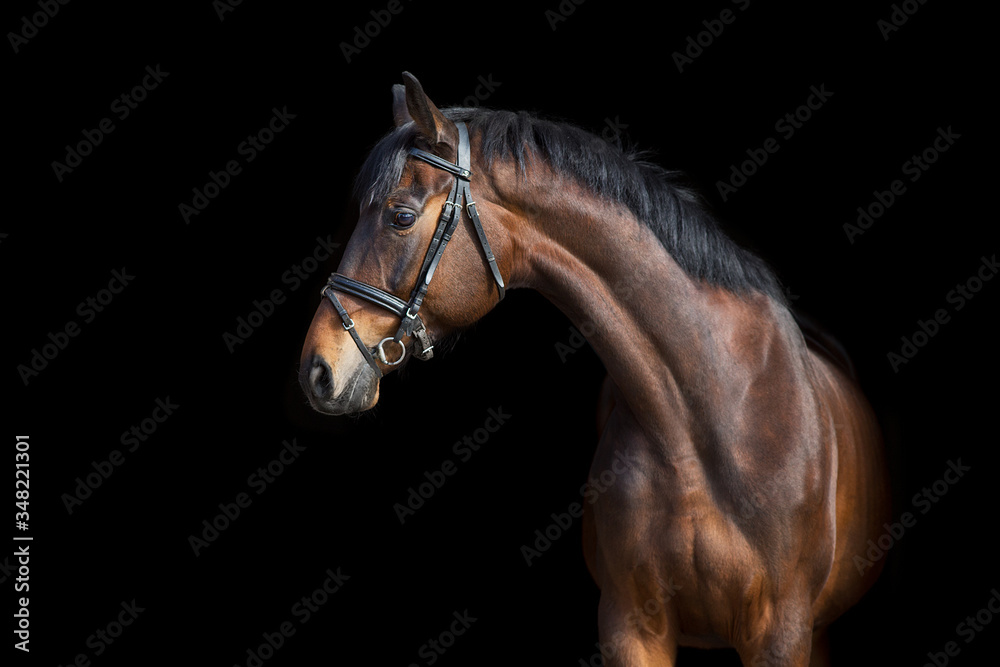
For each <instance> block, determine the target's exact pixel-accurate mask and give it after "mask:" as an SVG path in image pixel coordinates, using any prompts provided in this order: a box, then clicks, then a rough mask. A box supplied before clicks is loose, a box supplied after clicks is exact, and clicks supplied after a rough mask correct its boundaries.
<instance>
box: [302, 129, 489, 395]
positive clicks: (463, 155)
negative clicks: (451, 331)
mask: <svg viewBox="0 0 1000 667" xmlns="http://www.w3.org/2000/svg"><path fill="white" fill-rule="evenodd" d="M455 125H456V126H457V127H458V164H455V163H453V162H449V161H448V160H445V159H443V158H440V157H438V156H437V155H434V154H432V153H428V152H427V151H422V150H420V149H419V148H411V149H410V151H409V153H410V155H412V156H413V157H415V158H417V159H419V160H423V161H424V162H426V163H428V164H430V165H432V166H434V167H437V168H438V169H443V170H444V171H447V172H448V173H450V174H453V175H454V176H455V182H454V183H453V184H452V186H451V192H449V194H448V200H447V201H446V202H445V203H444V205H443V207H442V210H441V217H440V218H438V223H437V229H435V231H434V236H433V237H432V238H431V243H430V246H428V248H427V254H425V255H424V263H423V266H421V268H420V273H419V274H417V284H416V285H414V286H413V291H412V292H411V293H410V300H409V301H403V300H402V299H400V298H399V297H397V296H395V295H393V294H390V293H389V292H386V291H384V290H381V289H379V288H378V287H374V286H373V285H369V284H368V283H363V282H361V281H358V280H355V279H354V278H348V277H347V276H345V275H342V274H340V273H334V274H333V275H331V276H330V279H329V280H327V283H326V285H325V286H324V287H323V289H322V290H321V294H322V295H323V296H325V297H327V298H328V299H330V302H331V303H333V307H334V308H335V309H336V310H337V314H338V315H340V319H341V320H343V322H344V329H346V330H347V332H348V333H350V334H351V337H352V338H353V339H354V343H355V344H356V345H357V346H358V349H359V350H360V351H361V354H362V355H364V357H365V360H366V361H367V362H368V364H369V365H370V366H371V367H372V369H373V370H374V371H375V374H376V375H377V376H378V377H379V378H381V377H382V370H381V369H380V368H379V366H378V362H377V361H376V360H375V355H378V359H379V360H380V361H381V362H382V363H383V364H386V365H387V366H395V365H396V364H398V363H400V362H402V361H403V358H404V357H405V356H406V346H405V345H403V343H402V342H401V340H402V338H403V336H411V337H413V338H414V339H416V341H417V342H418V343H419V344H420V350H419V351H417V350H415V351H414V352H413V356H415V357H416V358H417V359H420V360H423V361H426V360H427V359H430V358H431V357H433V356H434V345H433V344H432V343H431V339H430V334H428V332H427V328H426V327H425V326H424V322H423V320H422V319H420V315H419V314H418V312H419V311H420V306H421V304H423V301H424V296H426V294H427V289H428V288H429V287H430V284H431V279H432V278H433V277H434V271H435V270H436V269H437V266H438V264H439V263H440V262H441V255H442V254H443V253H444V249H445V247H446V246H447V245H448V241H450V240H451V235H452V234H453V233H454V231H455V228H456V227H457V226H458V223H459V221H460V220H461V219H462V208H463V207H462V205H461V201H462V200H464V202H465V206H464V208H465V210H467V211H468V212H469V218H470V219H471V220H472V224H473V226H474V227H475V228H476V235H477V236H478V237H479V245H480V246H482V248H483V252H484V253H485V254H486V261H487V262H488V263H489V267H490V271H492V273H493V279H494V280H495V281H496V284H497V289H498V290H499V292H500V300H501V301H502V300H503V297H504V283H503V277H502V276H501V275H500V268H499V267H498V266H497V260H496V258H495V257H494V256H493V250H492V249H491V248H490V243H489V241H488V240H487V239H486V231H485V230H484V229H483V223H482V222H481V221H480V220H479V213H477V212H476V202H474V201H473V200H472V193H471V191H470V190H469V181H470V180H471V179H472V172H471V171H470V170H469V167H470V166H471V164H472V158H471V152H472V151H471V148H470V145H469V131H468V129H467V128H466V126H465V123H462V122H457V123H455ZM337 292H343V293H344V294H350V295H351V296H355V297H358V298H360V299H363V300H364V301H368V302H369V303H373V304H375V305H376V306H381V307H382V308H385V309H386V310H388V311H391V312H392V313H394V314H395V315H396V316H398V317H399V318H400V323H399V329H397V330H396V335H395V336H390V337H387V338H383V339H382V340H381V341H379V343H378V345H376V346H375V347H374V349H370V348H369V347H368V346H367V345H365V343H364V341H362V340H361V336H360V335H359V334H358V332H357V330H356V329H355V328H354V321H353V320H352V319H351V316H350V315H348V314H347V310H346V309H345V308H344V306H343V305H342V304H341V303H340V299H338V298H337V294H336V293H337ZM388 341H392V342H393V343H395V344H397V345H398V346H399V349H400V354H399V358H398V359H396V360H394V361H389V359H388V358H387V357H386V355H385V349H384V348H383V346H384V345H385V344H386V342H388ZM373 353H374V354H373Z"/></svg>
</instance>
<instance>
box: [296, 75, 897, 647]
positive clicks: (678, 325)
mask: <svg viewBox="0 0 1000 667" xmlns="http://www.w3.org/2000/svg"><path fill="white" fill-rule="evenodd" d="M404 79H405V81H406V84H405V87H404V86H395V87H394V89H393V92H394V98H395V102H394V109H393V111H394V115H395V124H396V127H395V129H394V130H393V131H392V132H390V133H389V134H388V135H386V137H384V138H383V139H382V140H381V141H380V142H379V143H378V144H377V145H376V146H375V148H374V149H373V150H372V152H371V153H370V155H369V156H368V158H367V160H366V161H365V164H364V165H363V167H362V169H361V172H360V174H359V177H358V182H357V194H358V199H359V202H360V216H359V221H358V224H357V228H356V229H355V231H354V234H353V236H352V237H351V239H350V242H349V243H348V245H347V248H346V249H345V253H344V256H343V259H342V260H341V263H340V267H339V269H338V272H339V273H340V274H343V275H344V276H349V277H350V278H351V281H350V283H349V284H346V283H342V284H341V285H340V286H339V287H338V289H337V290H336V291H338V292H339V295H338V296H339V300H338V299H333V298H331V299H324V300H323V301H322V303H321V305H320V307H319V309H318V310H317V312H316V315H315V317H314V319H313V322H312V325H311V327H310V329H309V333H308V335H307V336H306V340H305V345H304V347H303V350H302V358H301V367H300V381H301V383H302V386H303V389H304V390H305V393H306V395H307V396H308V397H309V399H310V401H311V403H312V404H313V406H314V407H315V408H316V409H317V410H319V411H321V412H325V413H329V414H345V413H354V412H359V411H362V410H367V409H368V408H371V407H372V406H374V405H375V403H376V402H377V401H378V397H379V378H380V377H381V375H382V373H383V372H388V371H390V370H391V369H392V368H393V366H392V365H391V364H393V363H395V362H396V361H398V360H399V359H398V354H400V353H403V354H405V353H406V350H407V348H409V349H410V350H411V354H412V353H418V352H419V350H418V349H417V347H418V343H417V341H416V337H415V335H414V334H413V333H412V328H405V327H400V320H401V317H402V318H404V319H405V317H406V315H403V312H405V308H406V307H407V306H409V307H411V308H412V306H413V303H414V302H413V297H414V294H415V293H416V291H418V287H419V286H418V287H414V286H415V285H417V284H418V282H421V281H422V280H423V278H422V277H423V276H424V275H425V273H426V269H427V261H428V260H425V256H428V257H429V256H430V255H431V254H432V253H427V250H428V248H429V247H430V248H431V249H434V248H436V247H440V238H439V236H440V234H439V233H438V232H439V231H440V229H441V226H442V224H443V223H439V215H441V216H442V217H441V220H442V221H444V220H445V218H446V217H447V216H449V215H450V214H451V213H455V214H457V216H458V217H457V218H455V223H456V224H455V226H454V234H453V238H451V241H450V246H449V248H448V252H443V253H440V254H439V260H440V262H439V263H438V264H436V272H435V271H433V270H432V271H431V272H432V273H434V281H433V282H432V283H429V288H428V289H427V291H426V298H425V299H423V307H422V309H421V310H420V313H419V314H420V317H421V319H422V324H423V325H425V326H426V330H425V331H424V336H425V337H429V338H430V339H432V340H440V339H441V338H442V337H444V336H447V335H449V334H450V333H452V332H455V331H458V330H460V329H462V328H463V327H467V326H469V325H471V324H472V323H474V322H475V321H476V320H478V319H480V318H481V317H483V316H484V315H485V314H486V313H487V312H488V311H489V310H490V309H492V308H493V306H494V305H495V304H496V303H497V302H498V301H499V297H502V290H503V286H504V285H506V287H507V289H517V288H530V289H535V290H537V291H539V292H540V293H541V294H542V295H544V296H545V297H546V298H548V299H549V300H550V301H551V302H552V303H554V304H555V305H556V306H557V307H558V308H559V309H560V310H562V312H563V313H565V314H566V316H567V317H569V319H570V320H571V321H572V322H573V323H574V324H575V325H576V327H577V328H578V329H579V330H581V331H583V332H585V333H586V336H587V340H588V342H589V343H590V344H591V345H592V347H593V349H594V350H595V352H596V353H597V354H598V356H599V357H600V358H601V360H602V361H603V362H604V366H605V368H606V369H607V372H608V378H607V380H606V382H605V385H604V391H603V392H602V398H601V408H600V410H599V423H600V424H601V433H600V442H599V444H598V447H597V452H596V454H595V456H594V461H593V464H592V467H591V475H592V476H593V477H598V476H600V474H601V472H602V471H606V470H608V469H609V468H610V469H613V470H614V471H615V472H616V473H617V474H616V479H615V482H614V483H613V484H611V485H610V486H608V487H606V489H605V491H604V492H603V493H601V494H600V495H599V497H597V498H596V500H595V502H594V503H593V504H592V505H587V510H588V513H587V514H585V516H584V551H585V557H586V560H587V564H588V567H589V568H590V571H591V573H592V574H593V577H594V579H595V580H596V582H597V584H598V586H599V587H600V589H601V598H600V604H599V607H598V630H599V634H600V638H601V642H602V647H603V648H604V651H603V652H604V653H605V657H606V664H609V665H617V666H629V667H638V666H644V667H645V666H651V665H657V666H659V665H673V664H674V663H675V659H676V653H677V647H678V645H684V646H698V647H724V646H728V647H734V648H735V649H736V650H737V651H738V653H739V655H740V657H741V659H742V660H743V664H744V665H753V666H754V667H760V666H761V665H809V664H825V663H826V661H827V660H828V658H827V647H826V633H825V628H826V627H827V626H828V625H829V624H830V622H831V621H833V620H834V619H836V618H837V617H838V616H839V615H840V614H841V613H842V612H844V611H845V610H846V609H848V608H849V607H850V606H851V605H853V604H854V603H856V602H857V601H858V600H859V599H860V598H861V596H862V595H863V594H864V593H865V591H866V590H867V589H868V588H869V587H870V586H871V584H872V583H873V582H874V580H875V578H876V577H877V576H878V573H879V569H880V567H879V564H876V565H875V566H874V567H870V568H858V567H856V566H855V564H854V561H853V558H854V557H855V556H856V555H859V554H863V553H864V552H865V550H866V548H867V540H869V539H873V540H875V539H878V536H879V534H880V533H881V531H882V524H883V522H884V521H887V520H888V513H889V511H890V508H889V499H888V496H889V494H888V484H887V480H886V477H885V468H884V462H883V453H882V447H881V442H880V435H879V430H878V426H877V424H876V420H875V417H874V415H873V413H872V410H871V408H870V407H869V405H868V403H867V401H866V400H865V398H864V396H863V395H862V393H861V391H860V390H859V389H858V387H857V385H856V383H855V382H854V379H853V377H852V374H851V372H850V371H849V368H848V366H847V364H845V363H844V359H843V358H841V357H840V355H838V354H837V353H836V352H831V351H830V350H831V348H834V349H836V348H835V345H834V344H833V343H832V341H830V340H829V339H824V338H823V337H822V336H819V335H816V334H815V332H811V331H809V328H808V327H804V326H800V325H799V324H798V323H797V321H796V319H795V318H793V316H792V314H791V313H790V311H789V309H788V307H787V305H786V303H785V300H784V298H783V294H782V290H781V288H780V286H779V284H778V281H777V280H776V279H775V277H774V276H773V274H772V273H771V271H770V270H769V269H768V268H767V267H766V266H765V265H764V263H763V262H762V261H760V260H759V259H758V258H756V257H755V256H754V255H752V254H750V253H748V252H746V251H745V250H743V249H741V248H739V247H738V246H736V245H735V244H734V243H733V242H731V241H730V240H729V239H728V238H727V237H726V236H725V235H724V234H723V233H722V232H721V231H720V230H719V228H718V226H717V225H716V223H715V222H714V221H713V219H712V218H711V217H710V215H709V214H708V213H707V212H706V209H705V207H704V206H702V205H701V204H700V203H699V200H698V199H697V197H695V196H694V195H693V194H692V193H691V192H690V191H689V190H687V189H685V188H684V187H682V186H681V185H680V184H679V183H678V179H677V177H676V176H675V175H673V174H671V173H669V172H665V171H663V170H661V169H659V168H657V167H655V166H654V165H651V164H648V163H645V162H643V161H641V160H639V159H637V158H636V157H635V156H633V155H629V154H626V153H625V152H623V151H622V150H620V149H619V148H617V147H615V146H612V145H610V144H608V143H607V142H605V141H603V140H601V139H599V138H597V137H595V136H593V135H591V134H589V133H586V132H584V131H582V130H580V129H577V128H574V127H572V126H569V125H567V124H562V123H552V122H548V121H544V120H541V119H539V118H536V117H534V116H531V115H528V114H524V113H520V114H518V113H511V112H501V111H490V110H485V109H446V110H444V111H441V110H439V109H438V108H437V107H436V106H435V105H434V104H433V103H432V102H431V101H430V100H429V99H428V98H427V96H426V95H425V94H424V91H423V89H422V88H421V87H420V84H419V83H418V82H417V81H416V79H414V78H413V77H412V76H410V75H408V74H404ZM466 127H467V128H468V130H467V131H468V137H469V138H470V139H469V140H468V141H469V143H470V144H471V155H470V158H468V159H471V169H469V171H471V176H470V177H468V180H467V181H462V177H461V176H456V173H458V171H461V170H458V171H456V170H457V169H458V168H457V167H456V163H461V161H462V156H461V155H460V153H461V151H462V150H463V146H462V145H461V144H462V136H461V134H462V133H464V132H466V129H465V128H466ZM460 128H461V133H460V131H459V130H460ZM467 145H468V144H467ZM413 148H416V149H417V150H415V151H414V150H411V149H413ZM428 155H430V156H437V158H439V162H438V163H437V164H435V163H434V161H433V157H428ZM442 165H444V166H442ZM448 165H451V167H448ZM459 166H461V165H459ZM469 166H470V165H469V164H466V165H464V167H465V168H468V167H469ZM460 182H466V183H468V184H470V185H471V190H472V192H473V193H474V196H475V199H476V201H475V208H474V209H473V208H472V207H468V206H465V207H462V206H460V205H459V204H456V203H454V202H453V201H452V198H453V196H454V192H455V189H456V184H458V183H460ZM446 202H447V204H446ZM465 204H466V205H467V204H468V200H467V199H466V200H465ZM442 207H443V208H444V209H445V211H444V213H443V214H442ZM476 210H477V211H478V215H476V216H475V219H473V213H474V212H475V211H476ZM449 211H450V212H451V213H449ZM479 216H481V219H482V223H481V224H482V229H483V230H484V231H485V236H486V237H488V239H489V243H488V244H486V243H485V240H484V241H483V242H482V243H480V241H479V239H478V236H479V234H478V230H477V229H476V227H477V226H478V225H479V224H480V221H479ZM449 219H450V218H449ZM490 246H492V250H493V252H494V253H495V257H496V264H497V265H498V267H499V274H500V276H502V281H501V279H500V277H499V276H497V277H496V278H494V276H491V271H490V266H489V265H488V262H487V259H488V258H489V256H490V252H489V247H490ZM483 250H486V252H485V253H484V252H483ZM335 275H336V274H335ZM345 284H346V285H347V286H346V287H345ZM359 284H365V285H370V286H374V287H377V288H379V290H376V292H377V291H381V292H382V293H383V294H384V293H388V294H390V295H392V298H395V299H396V301H398V302H399V303H400V304H403V305H402V306H399V304H397V305H395V306H392V305H386V304H385V303H380V304H379V305H373V303H377V302H374V301H373V298H372V297H371V295H370V294H369V295H367V296H364V295H362V296H358V295H357V294H354V293H352V292H351V289H350V286H351V285H354V286H355V287H356V286H357V285H359ZM421 284H422V283H421ZM355 291H357V290H355ZM332 293H333V292H332V291H328V292H327V296H329V295H330V294H332ZM407 299H410V301H409V302H407ZM341 303H342V304H343V305H342V306H339V305H336V306H335V304H341ZM418 305H419V304H418ZM338 311H342V312H338ZM804 329H805V330H806V334H804V333H803V330H804ZM394 334H395V336H394ZM355 336H356V338H355ZM352 339H353V340H352ZM386 340H393V341H395V342H396V343H397V345H398V348H397V346H392V345H389V346H387V347H389V348H390V353H389V356H388V357H387V356H386V352H385V350H384V349H383V347H382V345H383V343H385V341H386ZM361 341H364V342H361ZM379 341H382V343H379ZM824 342H825V344H822V343H824ZM396 349H398V351H396ZM622 462H628V464H627V465H623V464H622Z"/></svg>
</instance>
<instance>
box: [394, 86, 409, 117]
mask: <svg viewBox="0 0 1000 667" xmlns="http://www.w3.org/2000/svg"><path fill="white" fill-rule="evenodd" d="M392 118H393V120H394V121H395V123H396V127H402V126H403V125H406V124H407V123H409V122H411V121H413V116H411V115H410V111H409V109H407V108H406V87H405V86H404V85H403V84H401V83H397V84H395V85H394V86H393V87H392Z"/></svg>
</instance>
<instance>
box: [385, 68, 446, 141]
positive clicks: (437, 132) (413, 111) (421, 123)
mask: <svg viewBox="0 0 1000 667" xmlns="http://www.w3.org/2000/svg"><path fill="white" fill-rule="evenodd" d="M403 81H404V82H405V86H404V92H405V98H406V113H407V115H408V116H409V118H410V119H412V120H413V122H414V123H416V126H417V132H418V133H419V134H420V136H421V137H423V138H424V139H425V140H427V141H428V142H429V143H430V145H431V148H433V147H434V146H435V145H437V144H447V145H448V146H450V147H451V148H452V149H457V147H458V128H457V127H455V124H454V123H453V122H451V121H450V120H448V119H447V118H445V117H444V114H443V113H441V110H440V109H438V108H437V107H436V106H434V103H433V102H431V100H430V98H429V97H427V95H426V93H424V89H423V87H422V86H421V85H420V82H419V81H417V78H416V77H415V76H413V75H412V74H410V73H409V72H403ZM393 92H394V94H395V89H394V91H393ZM399 117H400V116H399V114H398V113H397V114H396V123H397V125H398V123H399Z"/></svg>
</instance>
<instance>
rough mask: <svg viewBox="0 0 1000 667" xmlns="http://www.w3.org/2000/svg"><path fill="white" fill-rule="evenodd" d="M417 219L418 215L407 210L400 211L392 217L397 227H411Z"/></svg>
mask: <svg viewBox="0 0 1000 667" xmlns="http://www.w3.org/2000/svg"><path fill="white" fill-rule="evenodd" d="M416 221H417V216H416V215H414V214H413V213H407V212H406V211H398V212H397V213H396V215H395V216H393V218H392V222H393V224H395V225H396V226H397V227H409V226H410V225H412V224H413V223H414V222H416Z"/></svg>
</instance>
